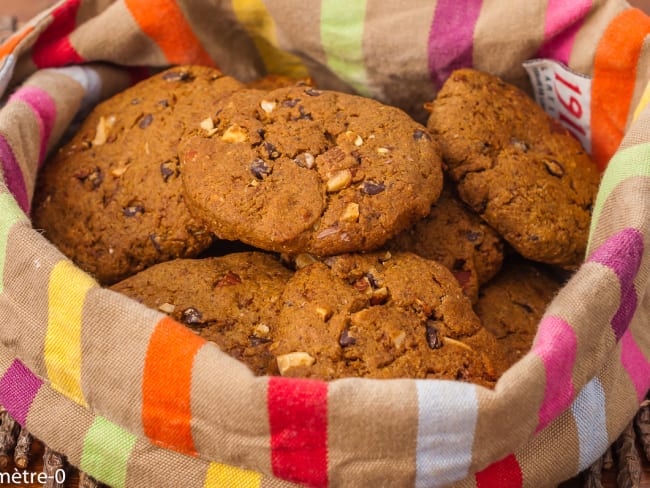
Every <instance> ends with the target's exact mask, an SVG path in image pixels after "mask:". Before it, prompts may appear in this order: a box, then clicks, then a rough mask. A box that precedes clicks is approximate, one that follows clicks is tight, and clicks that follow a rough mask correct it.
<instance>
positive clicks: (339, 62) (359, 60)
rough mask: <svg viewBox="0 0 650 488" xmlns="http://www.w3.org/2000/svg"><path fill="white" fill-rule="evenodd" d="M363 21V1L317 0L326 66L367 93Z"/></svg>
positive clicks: (363, 92) (356, 88)
mask: <svg viewBox="0 0 650 488" xmlns="http://www.w3.org/2000/svg"><path fill="white" fill-rule="evenodd" d="M365 20H366V2H365V0H364V1H358V2H350V1H349V0H323V2H322V3H321V19H320V39H321V43H322V45H323V50H324V51H325V54H326V56H327V66H328V67H329V68H330V69H331V70H332V71H333V72H334V73H336V74H337V75H338V76H339V77H340V78H341V79H343V80H344V81H345V82H347V83H349V84H350V85H351V86H352V87H353V88H354V89H355V90H356V91H357V92H358V93H360V94H362V95H366V96H367V95H368V94H369V91H368V86H367V80H366V67H365V63H364V60H363V28H364V25H365Z"/></svg>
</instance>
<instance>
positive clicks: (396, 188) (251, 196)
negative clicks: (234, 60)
mask: <svg viewBox="0 0 650 488" xmlns="http://www.w3.org/2000/svg"><path fill="white" fill-rule="evenodd" d="M213 124H214V129H210V130H209V131H205V130H204V131H199V132H198V133H197V134H196V135H195V136H193V137H191V138H188V139H187V140H186V141H184V143H183V144H182V146H181V149H180V158H181V169H182V171H181V173H182V179H183V183H184V187H185V194H186V196H187V199H188V203H189V204H190V206H191V208H192V210H193V212H194V213H195V214H196V215H198V216H200V217H201V218H202V219H203V220H205V221H206V222H207V223H208V225H209V228H210V230H211V231H213V232H214V233H215V234H216V235H217V236H219V237H221V238H223V239H230V240H235V239H239V240H241V241H243V242H246V243H247V244H250V245H253V246H255V247H258V248H261V249H266V250H270V251H277V252H286V253H302V252H308V253H312V254H314V255H317V256H324V255H325V256H326V255H333V254H339V253H343V252H352V251H359V250H364V251H367V250H373V249H376V248H378V247H380V246H381V245H382V244H383V243H384V242H386V240H388V239H389V238H390V237H392V236H394V235H395V234H397V233H398V232H400V231H401V230H403V229H405V228H407V227H409V226H410V225H412V224H414V223H415V222H416V221H417V220H418V219H420V218H422V217H424V216H425V215H426V214H427V213H428V212H429V208H430V205H431V203H432V202H434V201H435V200H436V199H437V198H438V196H439V195H440V191H441V189H442V168H441V160H440V158H439V155H438V150H437V147H436V145H435V143H434V142H433V141H432V139H431V137H430V136H429V135H428V133H427V131H426V129H425V128H424V127H423V126H421V125H420V124H418V123H416V122H414V121H413V120H412V119H411V118H410V117H409V116H408V115H407V114H406V113H404V112H402V111H401V110H399V109H396V108H394V107H389V106H385V105H382V104H380V103H379V102H376V101H374V100H370V99H367V98H362V97H358V96H353V95H348V94H343V93H338V92H333V91H325V90H316V89H314V88H311V87H305V86H293V87H288V88H282V89H278V90H274V91H271V92H265V91H259V90H240V91H238V92H235V93H233V94H231V95H230V96H229V97H227V98H225V99H223V100H222V102H221V103H220V104H219V107H218V111H217V115H215V117H214V120H213Z"/></svg>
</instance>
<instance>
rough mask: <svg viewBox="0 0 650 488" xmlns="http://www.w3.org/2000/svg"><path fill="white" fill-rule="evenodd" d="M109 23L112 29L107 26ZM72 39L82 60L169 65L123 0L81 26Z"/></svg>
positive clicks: (132, 64) (133, 64) (71, 35)
mask: <svg viewBox="0 0 650 488" xmlns="http://www.w3.org/2000/svg"><path fill="white" fill-rule="evenodd" d="M109 25H110V26H111V28H110V29H108V28H106V26H109ZM69 38H70V43H71V44H72V47H74V49H75V50H76V51H77V53H79V55H80V56H81V57H82V58H83V59H94V60H98V59H101V60H105V61H112V62H117V63H125V62H127V61H128V64H129V65H130V66H141V65H143V66H146V65H153V66H166V65H167V64H168V61H167V58H166V57H165V55H164V54H163V52H162V51H161V49H160V48H159V47H158V45H157V44H156V43H155V42H154V41H153V40H151V39H150V38H149V37H148V36H147V35H146V34H144V33H143V32H142V31H141V30H140V27H139V26H138V24H137V22H136V21H135V19H134V18H133V16H132V15H131V13H130V12H129V10H128V8H127V7H126V5H124V2H122V1H118V2H116V3H114V4H113V5H111V6H110V7H109V8H108V9H106V11H104V12H103V13H102V14H101V15H100V16H97V17H93V18H92V19H89V20H88V21H87V22H85V23H84V24H83V25H80V26H79V27H78V28H77V29H76V30H74V31H73V32H72V33H71V34H70V36H69Z"/></svg>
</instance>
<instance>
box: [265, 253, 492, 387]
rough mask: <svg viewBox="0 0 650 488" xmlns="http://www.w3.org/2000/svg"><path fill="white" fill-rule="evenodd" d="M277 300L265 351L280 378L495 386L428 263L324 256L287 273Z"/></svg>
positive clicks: (451, 289) (474, 324)
mask: <svg viewBox="0 0 650 488" xmlns="http://www.w3.org/2000/svg"><path fill="white" fill-rule="evenodd" d="M280 301H281V312H280V317H279V320H278V325H277V327H276V328H275V330H274V342H273V345H272V346H271V352H272V354H273V355H275V356H276V358H277V364H278V369H279V372H280V373H281V374H282V375H284V376H300V377H308V378H319V379H323V380H332V379H335V378H341V377H348V376H358V377H367V378H400V377H409V378H446V379H454V380H462V381H470V382H476V383H479V384H483V385H491V384H493V383H494V381H495V375H494V370H493V366H492V362H493V360H494V358H496V357H498V355H499V354H500V352H499V346H498V344H497V343H496V340H495V338H494V337H493V336H492V335H491V334H490V333H489V332H487V331H486V330H485V329H483V328H482V327H481V324H480V321H479V319H478V317H477V316H476V315H475V314H474V312H473V311H472V306H471V303H470V302H469V300H468V299H467V297H465V295H463V292H462V290H461V289H460V287H459V286H458V283H457V282H456V280H455V279H454V277H453V275H452V274H451V273H450V271H449V270H448V269H447V268H445V267H444V266H443V265H441V264H439V263H436V262H435V261H430V260H426V259H424V258H421V257H419V256H417V255H415V254H411V253H395V254H390V253H385V252H381V253H368V254H346V255H339V256H335V257H331V258H328V259H327V260H326V261H325V262H320V261H319V262H315V263H313V264H311V265H307V266H304V267H302V268H300V269H299V270H298V271H296V273H295V274H294V275H293V277H292V278H291V279H290V280H289V282H288V283H287V286H286V287H285V290H284V292H283V293H282V296H281V299H280Z"/></svg>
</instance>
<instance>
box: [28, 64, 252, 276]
mask: <svg viewBox="0 0 650 488" xmlns="http://www.w3.org/2000/svg"><path fill="white" fill-rule="evenodd" d="M242 86H243V85H242V84H240V83H239V82H238V81H236V80H234V79H233V78H230V77H227V76H224V75H223V74H222V73H221V72H220V71H218V70H215V69H211V68H206V67H198V66H185V67H176V68H172V69H169V70H167V71H164V72H162V73H160V74H157V75H155V76H153V77H151V78H149V79H147V80H144V81H142V82H140V83H138V84H137V85H135V86H133V87H131V88H129V89H127V90H125V91H123V92H121V93H119V94H117V95H115V96H114V97H112V98H111V99H109V100H107V101H105V102H103V103H101V104H99V105H98V106H97V107H96V108H95V109H94V110H93V112H92V113H91V114H90V115H89V116H88V118H87V119H86V120H85V122H84V123H83V125H82V126H81V127H80V129H79V131H78V132H77V133H76V135H75V136H74V137H73V138H72V140H71V141H70V142H68V143H67V144H65V145H64V146H63V147H61V149H59V151H58V152H57V153H55V154H54V155H53V156H52V158H51V159H50V160H49V161H47V163H46V164H45V166H44V168H43V169H42V171H41V172H40V175H39V179H38V186H37V189H36V193H35V202H34V210H33V220H34V226H35V227H36V228H40V229H43V230H44V233H45V236H46V237H47V238H48V239H49V240H50V241H52V242H53V243H54V244H55V245H56V246H57V247H58V248H59V249H60V250H61V251H62V252H63V253H64V254H65V255H67V256H68V257H69V258H71V259H72V260H73V261H74V262H75V263H76V264H77V265H78V266H80V267H81V268H82V269H84V270H85V271H87V272H89V273H91V274H93V275H94V276H95V277H96V278H97V279H98V280H99V281H100V282H101V283H103V284H110V283H114V282H116V281H119V280H120V279H123V278H125V277H127V276H129V275H131V274H133V273H135V272H137V271H140V270H142V269H144V268H146V267H147V266H150V265H152V264H154V263H158V262H161V261H166V260H169V259H173V258H178V257H192V256H196V255H198V254H199V253H200V252H201V251H202V250H204V249H205V248H207V247H208V246H209V245H210V244H211V243H212V242H213V236H212V235H211V234H210V233H209V232H208V231H207V229H206V227H205V225H204V224H203V222H201V221H200V220H199V219H197V218H195V217H194V216H192V215H191V214H190V212H189V210H188V208H187V205H186V203H185V199H184V197H183V195H182V191H181V189H182V188H181V180H180V164H179V160H178V156H177V146H178V143H179V140H180V138H181V136H182V135H183V134H184V133H185V132H188V131H189V130H191V129H195V128H199V127H200V123H201V120H202V119H203V118H205V113H206V112H211V111H212V110H213V107H214V106H215V103H216V101H217V100H218V99H219V98H220V97H222V96H224V95H225V94H226V93H228V92H230V91H232V90H237V89H239V88H241V87H242Z"/></svg>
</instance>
